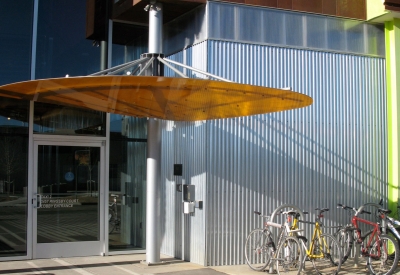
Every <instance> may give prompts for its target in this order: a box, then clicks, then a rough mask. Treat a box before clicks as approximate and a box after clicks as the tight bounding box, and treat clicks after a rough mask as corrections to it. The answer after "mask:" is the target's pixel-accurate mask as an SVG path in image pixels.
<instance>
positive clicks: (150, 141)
mask: <svg viewBox="0 0 400 275" xmlns="http://www.w3.org/2000/svg"><path fill="white" fill-rule="evenodd" d="M146 9H148V11H149V53H150V54H161V51H162V5H161V4H160V3H156V1H150V4H149V5H148V6H147V7H146ZM158 63H159V61H158V60H157V59H156V58H155V59H154V61H153V64H152V66H150V67H149V68H148V69H147V71H146V75H153V76H157V75H158V76H161V75H163V71H162V70H158V69H157V67H159V66H158V65H157V64H158ZM160 126H161V125H160V121H159V120H157V119H154V118H149V120H148V121H147V209H146V262H147V263H148V264H154V263H159V262H160V248H161V243H160V240H161V230H160V228H161V226H160V224H159V223H160V220H161V217H160V211H161V210H160V207H161V206H160V202H161V192H160V190H161V178H160V175H161V129H160Z"/></svg>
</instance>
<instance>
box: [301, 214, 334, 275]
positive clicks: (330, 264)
mask: <svg viewBox="0 0 400 275" xmlns="http://www.w3.org/2000/svg"><path fill="white" fill-rule="evenodd" d="M315 210H317V211H319V213H318V215H317V217H316V218H315V222H308V221H301V220H298V218H299V216H296V217H295V221H294V222H293V224H294V226H297V224H298V223H308V224H313V225H314V231H313V234H312V238H311V243H310V246H309V249H307V246H306V242H307V239H306V238H305V237H304V236H298V238H299V240H300V242H301V244H302V247H303V249H304V251H305V256H304V258H303V261H302V266H303V269H304V271H306V272H307V270H306V263H305V262H306V259H307V258H308V259H309V260H310V261H311V262H312V265H313V268H314V269H315V271H316V272H317V274H338V273H339V271H340V267H341V265H342V262H341V258H342V253H341V250H340V247H339V244H338V243H337V241H336V239H335V238H334V237H333V236H332V235H330V234H327V233H323V232H322V229H321V227H322V226H323V224H322V222H321V218H322V217H323V213H324V212H327V211H329V209H328V208H323V209H319V208H317V209H315Z"/></svg>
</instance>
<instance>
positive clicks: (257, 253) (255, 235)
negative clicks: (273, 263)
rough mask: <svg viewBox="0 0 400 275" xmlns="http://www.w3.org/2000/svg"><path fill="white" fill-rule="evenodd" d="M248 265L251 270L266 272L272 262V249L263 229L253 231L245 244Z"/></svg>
mask: <svg viewBox="0 0 400 275" xmlns="http://www.w3.org/2000/svg"><path fill="white" fill-rule="evenodd" d="M244 252H245V257H246V263H247V264H248V265H249V266H250V268H251V269H253V270H257V271H261V270H264V269H265V268H266V267H267V265H268V264H269V262H270V259H271V258H270V247H269V246H268V236H267V235H266V234H265V232H264V231H263V230H262V229H255V230H253V231H252V232H251V233H250V234H249V236H248V237H247V239H246V244H245V251H244Z"/></svg>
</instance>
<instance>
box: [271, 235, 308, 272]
mask: <svg viewBox="0 0 400 275" xmlns="http://www.w3.org/2000/svg"><path fill="white" fill-rule="evenodd" d="M302 263H303V248H302V246H301V244H300V241H299V239H298V238H297V237H286V238H285V239H284V240H283V242H281V243H280V244H279V247H278V249H277V251H276V254H275V268H276V271H277V273H278V274H286V273H288V272H290V273H291V274H294V273H296V274H300V271H301V267H302Z"/></svg>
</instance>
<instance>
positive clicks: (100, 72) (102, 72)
mask: <svg viewBox="0 0 400 275" xmlns="http://www.w3.org/2000/svg"><path fill="white" fill-rule="evenodd" d="M146 60H148V58H141V59H137V60H133V61H130V62H127V63H124V64H121V65H118V66H115V67H112V68H109V69H106V70H102V71H99V72H97V73H94V74H90V76H96V75H102V74H106V73H108V72H112V73H111V74H114V73H115V71H116V70H119V71H118V72H120V71H123V70H125V69H126V68H130V67H133V66H135V65H136V64H140V63H143V62H146ZM122 68H123V69H122Z"/></svg>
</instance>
